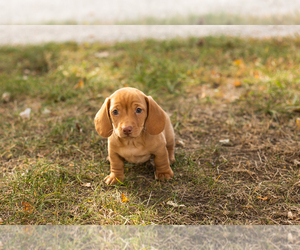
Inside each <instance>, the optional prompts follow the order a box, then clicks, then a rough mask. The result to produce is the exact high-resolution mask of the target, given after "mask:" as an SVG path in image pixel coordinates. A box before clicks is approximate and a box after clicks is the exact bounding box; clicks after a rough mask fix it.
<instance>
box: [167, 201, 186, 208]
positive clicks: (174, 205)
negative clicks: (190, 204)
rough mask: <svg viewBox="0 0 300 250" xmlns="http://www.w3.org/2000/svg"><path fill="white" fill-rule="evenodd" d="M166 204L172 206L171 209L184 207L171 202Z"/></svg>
mask: <svg viewBox="0 0 300 250" xmlns="http://www.w3.org/2000/svg"><path fill="white" fill-rule="evenodd" d="M167 204H168V205H170V206H173V207H185V205H183V204H181V205H178V204H177V203H175V202H173V201H168V202H167Z"/></svg>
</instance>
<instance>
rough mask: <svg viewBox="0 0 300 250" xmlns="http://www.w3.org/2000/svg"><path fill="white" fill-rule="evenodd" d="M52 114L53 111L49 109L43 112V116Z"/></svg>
mask: <svg viewBox="0 0 300 250" xmlns="http://www.w3.org/2000/svg"><path fill="white" fill-rule="evenodd" d="M50 113H51V110H49V109H47V108H45V109H44V110H43V112H42V114H45V115H46V114H50Z"/></svg>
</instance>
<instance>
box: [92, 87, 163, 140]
mask: <svg viewBox="0 0 300 250" xmlns="http://www.w3.org/2000/svg"><path fill="white" fill-rule="evenodd" d="M95 127H96V130H97V132H98V134H99V135H101V136H102V137H109V136H111V135H112V133H113V132H114V133H115V134H116V135H117V136H118V137H120V138H135V137H138V136H139V135H140V134H141V132H142V131H143V130H145V131H146V132H148V133H149V134H151V135H157V134H159V133H161V132H162V131H163V130H164V127H165V114H164V111H163V110H162V109H161V107H159V106H158V104H157V103H156V102H155V101H154V100H153V99H152V97H151V96H146V95H145V94H144V93H143V92H141V91H139V90H137V89H134V88H122V89H119V90H117V91H116V92H115V93H113V94H112V95H111V96H110V97H108V98H106V100H105V102H104V103H103V105H102V107H101V109H100V110H99V111H98V113H97V114H96V117H95Z"/></svg>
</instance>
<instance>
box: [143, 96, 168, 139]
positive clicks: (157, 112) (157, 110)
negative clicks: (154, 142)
mask: <svg viewBox="0 0 300 250" xmlns="http://www.w3.org/2000/svg"><path fill="white" fill-rule="evenodd" d="M145 98H146V102H147V105H148V116H147V118H146V122H145V128H146V131H147V132H148V133H149V134H150V135H158V134H159V133H161V132H162V131H163V130H164V128H165V119H166V117H165V112H164V111H163V110H162V108H161V107H160V106H159V105H158V104H157V103H156V102H155V101H154V100H153V99H152V97H151V96H146V97H145Z"/></svg>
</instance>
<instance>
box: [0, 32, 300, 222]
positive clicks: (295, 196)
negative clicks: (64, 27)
mask: <svg viewBox="0 0 300 250" xmlns="http://www.w3.org/2000/svg"><path fill="white" fill-rule="evenodd" d="M299 48H300V39H299V38H297V37H296V38H273V39H264V40H258V39H240V38H235V37H224V36H222V37H204V38H190V39H174V40H166V41H156V40H144V41H138V42H123V43H116V44H99V43H95V44H87V43H86V44H75V43H64V44H55V43H50V44H44V45H34V46H33V45H31V46H14V47H9V46H2V47H0V93H1V95H2V94H3V93H8V96H9V97H8V98H6V99H5V98H4V99H3V100H2V103H1V106H0V119H1V123H0V145H1V147H0V157H1V158H0V169H1V171H0V218H1V220H0V223H2V224H4V225H16V224H18V225H20V224H22V225H27V224H35V225H40V224H43V225H49V224H55V225H58V224H65V225H74V224H76V225H81V224H101V225H105V224H107V225H121V224H126V225H153V224H188V225H213V224H220V225H223V224H226V225H241V224H243V225H244V224H252V225H254V224H263V225H270V224H276V225H277V224H281V225H282V224H286V225H290V224H299V218H298V216H299V202H300V200H299V181H298V180H299V175H300V172H299V165H300V163H299V153H300V151H299V148H300V147H299V125H298V126H297V123H296V119H297V118H298V117H299V113H298V112H299V106H300V103H299V102H300V91H299V84H300V77H299V74H298V72H300V68H299V67H300V66H299V65H300V52H299V51H300V50H299ZM124 86H132V87H136V88H139V89H140V90H142V91H144V92H145V93H146V94H149V95H152V96H153V98H154V99H155V100H156V101H157V102H158V103H159V104H160V105H161V106H162V107H163V108H164V109H165V110H166V111H167V112H168V113H169V114H170V116H171V120H172V123H173V126H174V128H175V131H176V139H177V142H178V143H177V148H176V163H175V164H174V165H173V166H172V168H173V170H174V173H175V177H174V179H173V180H171V181H168V182H159V181H155V180H154V173H153V167H152V165H151V164H149V163H146V164H142V165H133V164H127V165H126V168H125V181H124V183H123V184H119V185H117V186H107V185H106V184H105V183H104V182H103V178H104V177H105V176H106V175H107V174H109V163H108V162H106V160H105V158H106V156H107V141H106V139H103V138H100V136H98V135H97V133H96V131H95V129H94V125H93V118H94V116H95V114H96V112H97V111H98V109H99V108H100V106H101V104H102V103H103V101H104V99H105V98H106V97H107V96H109V95H110V94H111V93H112V92H113V91H115V90H116V89H118V88H120V87H124ZM26 108H31V109H32V111H31V116H30V119H22V118H21V117H20V115H19V113H20V112H22V111H24V110H25V109H26ZM45 111H47V112H45ZM225 139H229V141H228V142H226V143H221V142H220V140H225ZM124 196H125V198H127V199H128V201H125V200H124V199H123V198H124ZM171 202H172V203H171ZM172 204H173V205H172ZM174 204H175V205H174ZM176 204H177V205H178V206H176ZM180 205H183V206H180ZM288 212H290V213H289V215H288Z"/></svg>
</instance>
